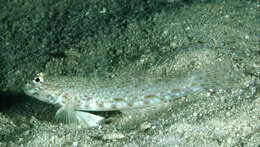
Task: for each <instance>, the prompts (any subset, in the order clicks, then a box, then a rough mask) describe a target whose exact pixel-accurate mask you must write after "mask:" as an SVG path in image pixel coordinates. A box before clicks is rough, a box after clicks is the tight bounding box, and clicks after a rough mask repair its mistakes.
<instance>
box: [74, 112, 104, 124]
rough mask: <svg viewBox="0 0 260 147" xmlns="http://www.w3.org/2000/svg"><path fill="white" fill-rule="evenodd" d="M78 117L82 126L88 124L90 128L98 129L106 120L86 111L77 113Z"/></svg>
mask: <svg viewBox="0 0 260 147" xmlns="http://www.w3.org/2000/svg"><path fill="white" fill-rule="evenodd" d="M76 116H77V118H78V120H79V122H80V124H83V125H84V124H87V126H89V127H96V126H98V125H99V124H100V123H101V122H102V121H103V120H104V118H103V117H101V116H98V115H94V114H91V113H88V112H84V111H76Z"/></svg>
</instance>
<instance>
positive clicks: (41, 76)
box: [33, 73, 44, 83]
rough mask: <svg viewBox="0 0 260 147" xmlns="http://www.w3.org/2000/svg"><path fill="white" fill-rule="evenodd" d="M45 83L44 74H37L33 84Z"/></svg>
mask: <svg viewBox="0 0 260 147" xmlns="http://www.w3.org/2000/svg"><path fill="white" fill-rule="evenodd" d="M43 81H44V74H43V73H39V74H37V75H36V76H35V77H34V79H33V83H42V82H43Z"/></svg>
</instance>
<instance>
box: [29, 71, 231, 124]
mask: <svg viewBox="0 0 260 147" xmlns="http://www.w3.org/2000/svg"><path fill="white" fill-rule="evenodd" d="M209 73H210V72H208V71H206V72H205V71H197V72H189V73H187V74H185V75H181V76H150V75H149V74H147V75H146V74H141V75H140V76H125V77H124V76H123V78H119V77H118V78H117V77H115V78H92V79H91V78H86V77H70V76H46V75H45V74H44V73H42V72H41V73H38V74H36V76H35V77H34V78H32V80H31V81H30V82H29V83H26V84H25V86H24V92H25V93H26V94H27V95H29V96H30V97H33V98H36V99H38V100H40V101H43V102H46V103H49V104H53V105H56V106H58V107H59V109H58V110H57V112H56V116H55V117H56V118H57V119H58V120H59V121H65V122H67V123H79V124H83V125H86V126H89V127H95V126H98V125H100V124H102V123H103V122H104V119H105V118H104V117H102V116H99V115H97V114H96V113H95V114H93V113H91V112H96V111H127V110H135V109H142V108H148V107H153V106H159V105H161V104H167V103H170V102H172V101H174V100H176V99H177V98H180V97H185V96H188V95H192V94H193V93H196V92H200V91H203V90H205V89H207V88H210V87H216V84H218V85H219V83H221V84H222V86H223V83H229V81H228V80H227V79H229V77H227V78H226V80H225V79H224V80H225V81H226V82H223V81H221V80H219V79H220V78H223V75H220V76H218V78H216V77H217V76H216V75H217V74H216V73H219V71H218V70H216V71H215V72H211V73H213V74H211V73H210V74H209ZM223 73H224V74H225V75H229V74H228V72H223Z"/></svg>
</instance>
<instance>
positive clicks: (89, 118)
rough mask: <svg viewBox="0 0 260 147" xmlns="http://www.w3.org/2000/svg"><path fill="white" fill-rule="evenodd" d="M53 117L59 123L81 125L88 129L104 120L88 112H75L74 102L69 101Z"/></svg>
mask: <svg viewBox="0 0 260 147" xmlns="http://www.w3.org/2000/svg"><path fill="white" fill-rule="evenodd" d="M55 117H56V119H57V120H58V121H59V122H64V123H68V124H71V123H73V124H82V125H87V126H89V127H95V126H98V125H99V124H100V123H101V122H102V120H103V119H104V118H103V117H100V116H97V115H94V114H91V113H88V112H84V111H77V110H75V103H74V100H69V101H68V102H67V103H66V104H65V105H64V106H62V107H61V108H60V109H59V110H58V111H57V112H56V116H55Z"/></svg>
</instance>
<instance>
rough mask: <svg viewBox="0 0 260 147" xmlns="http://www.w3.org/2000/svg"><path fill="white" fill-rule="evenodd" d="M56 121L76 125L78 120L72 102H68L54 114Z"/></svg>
mask: <svg viewBox="0 0 260 147" xmlns="http://www.w3.org/2000/svg"><path fill="white" fill-rule="evenodd" d="M55 117H56V119H57V120H58V121H59V122H63V123H68V124H71V123H75V124H78V123H79V121H78V118H77V114H76V111H75V109H74V102H73V101H70V102H68V103H67V104H66V105H64V106H62V107H61V108H60V109H59V110H58V111H57V112H56V116H55Z"/></svg>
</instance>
